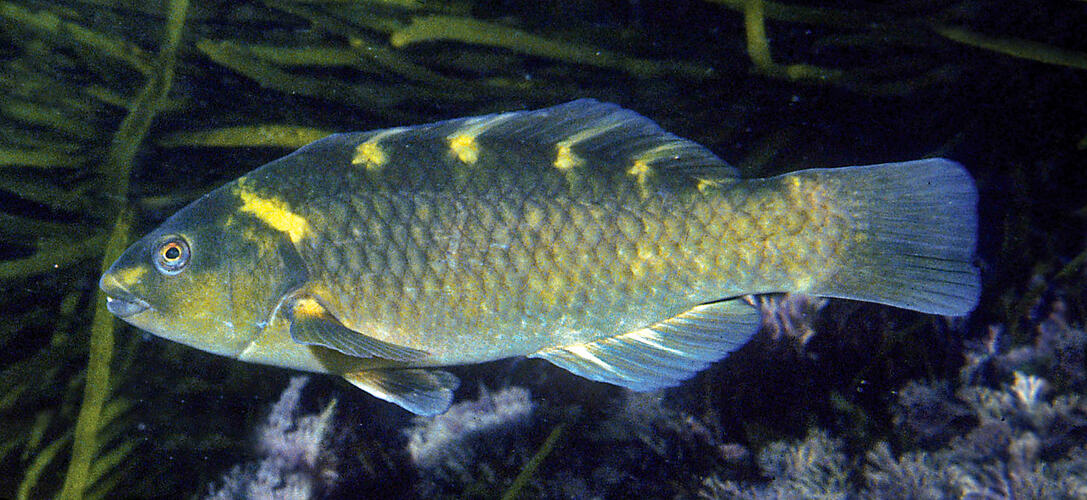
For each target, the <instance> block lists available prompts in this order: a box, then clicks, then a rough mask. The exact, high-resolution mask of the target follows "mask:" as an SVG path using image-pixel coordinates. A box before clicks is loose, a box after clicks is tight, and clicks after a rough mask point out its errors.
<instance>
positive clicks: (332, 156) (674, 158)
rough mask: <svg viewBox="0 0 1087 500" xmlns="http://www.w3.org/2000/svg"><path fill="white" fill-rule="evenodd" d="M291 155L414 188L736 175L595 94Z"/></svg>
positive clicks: (601, 184)
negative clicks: (603, 101)
mask: <svg viewBox="0 0 1087 500" xmlns="http://www.w3.org/2000/svg"><path fill="white" fill-rule="evenodd" d="M292 156H294V157H295V159H294V160H291V161H289V162H288V163H290V168H291V169H292V170H291V172H292V175H298V174H299V171H302V172H305V173H306V175H312V176H322V177H323V176H327V175H328V172H329V170H328V169H329V168H330V167H345V168H347V170H346V172H345V175H347V176H354V175H356V174H358V173H360V172H365V175H367V176H368V178H369V179H370V180H371V181H372V182H374V183H375V184H378V185H384V186H396V187H406V188H418V189H442V188H443V187H445V186H450V185H453V186H456V187H458V188H463V187H465V186H469V187H470V186H476V187H482V188H487V189H492V188H494V187H495V186H538V187H539V188H541V189H570V188H574V189H580V188H587V189H590V190H592V193H597V194H600V195H601V196H606V195H608V194H611V195H614V194H615V193H617V192H618V193H619V194H623V193H627V192H639V191H641V192H642V193H645V192H649V191H651V190H653V189H655V188H656V187H658V186H695V185H697V184H698V181H699V180H700V179H713V180H715V181H721V180H728V179H734V178H736V177H738V175H737V172H736V170H735V169H734V168H732V167H730V166H729V165H728V164H726V163H725V162H724V161H723V160H721V159H720V158H718V157H717V156H716V155H714V154H713V152H711V151H710V150H708V149H706V148H705V147H703V146H701V145H699V144H697V143H694V142H692V141H689V140H686V139H683V138H680V137H677V136H675V135H673V134H671V133H668V132H666V131H664V130H663V129H661V128H660V126H658V125H657V124H656V123H654V122H653V121H652V120H649V119H648V118H646V117H644V116H641V115H639V114H637V113H635V112H633V111H630V110H627V109H623V108H621V107H619V106H617V105H615V104H610V103H601V102H598V101H596V100H593V99H579V100H576V101H572V102H568V103H566V104H561V105H558V106H553V107H550V108H544V109H539V110H534V111H512V112H507V113H499V114H493V115H484V116H474V117H468V118H459V119H454V120H447V121H442V122H436V123H430V124H424V125H417V126H413V127H398V128H392V129H383V130H375V131H369V132H359V133H351V134H339V135H334V136H330V137H328V138H326V139H323V140H321V141H317V142H315V143H313V144H311V145H309V146H306V147H305V148H302V149H301V150H299V151H298V152H296V154H295V155H292ZM348 167H349V168H348Z"/></svg>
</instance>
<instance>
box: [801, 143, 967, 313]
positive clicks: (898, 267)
mask: <svg viewBox="0 0 1087 500" xmlns="http://www.w3.org/2000/svg"><path fill="white" fill-rule="evenodd" d="M807 172H812V171H807ZM818 175H820V176H826V177H828V178H830V177H833V178H834V180H835V181H837V183H838V185H840V186H842V188H843V189H842V191H840V193H841V194H842V195H843V196H848V197H849V198H850V199H851V203H852V206H851V210H850V212H851V213H852V215H853V218H854V220H853V222H854V227H855V228H856V229H858V230H859V231H863V233H864V234H865V235H866V236H867V238H866V239H865V240H864V241H863V243H859V244H856V245H854V248H853V250H852V251H851V252H850V254H849V256H848V262H845V263H844V266H843V270H842V271H841V272H839V273H837V275H836V276H834V278H833V279H831V280H829V282H826V283H824V284H823V286H821V287H820V290H819V291H818V292H817V293H818V294H819V295H825V296H828V297H840V298H846V299H856V300H864V301H868V302H879V303H882V304H888V305H892V306H897V307H904V308H907V309H914V310H917V311H922V312H926V313H932V314H944V315H949V316H963V315H965V314H967V313H969V312H970V311H971V310H972V309H973V308H974V306H976V305H977V303H978V295H979V294H980V292H981V285H980V278H979V276H978V269H977V267H975V266H974V264H973V259H974V249H975V246H976V244H977V243H976V242H977V189H976V188H975V187H974V180H973V179H972V178H971V177H970V174H969V173H967V171H966V170H965V169H964V168H963V167H962V165H959V164H958V163H955V162H953V161H951V160H946V159H943V158H933V159H927V160H917V161H908V162H902V163H886V164H881V165H869V166H862V167H846V168H835V169H827V170H819V171H818Z"/></svg>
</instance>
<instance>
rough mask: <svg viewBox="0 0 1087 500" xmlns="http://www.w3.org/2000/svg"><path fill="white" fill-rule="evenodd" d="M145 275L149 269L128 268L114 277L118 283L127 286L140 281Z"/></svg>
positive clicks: (115, 273) (117, 271)
mask: <svg viewBox="0 0 1087 500" xmlns="http://www.w3.org/2000/svg"><path fill="white" fill-rule="evenodd" d="M145 274H147V268H146V267H144V266H134V267H126V268H124V269H118V270H116V271H114V272H113V275H114V276H116V277H117V281H119V282H121V283H125V284H130V283H135V282H137V281H140V279H142V278H143V275H145Z"/></svg>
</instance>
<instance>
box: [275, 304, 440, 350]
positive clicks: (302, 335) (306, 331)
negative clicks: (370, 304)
mask: <svg viewBox="0 0 1087 500" xmlns="http://www.w3.org/2000/svg"><path fill="white" fill-rule="evenodd" d="M288 311H289V312H288V318H289V319H290V322H291V339H293V340H294V341H295V342H297V343H299V344H305V345H319V346H322V347H327V348H329V349H334V350H337V351H340V352H342V353H344V354H347V355H348V356H355V357H358V358H383V359H388V360H392V361H401V362H411V361H417V360H419V359H422V358H424V357H426V356H427V355H428V353H427V352H426V351H420V350H418V349H412V348H410V347H405V346H401V345H396V344H391V343H389V342H385V341H383V340H378V339H375V338H373V337H371V336H369V335H366V334H364V333H359V332H357V331H355V330H352V329H350V328H347V327H346V326H344V325H343V324H342V323H340V322H339V321H338V320H337V319H336V318H335V317H334V316H332V314H330V313H329V312H328V310H327V309H325V307H324V306H322V305H321V304H320V302H318V301H317V300H316V299H314V298H312V297H305V296H303V297H299V298H297V299H295V300H294V301H292V302H291V304H290V308H289V309H288Z"/></svg>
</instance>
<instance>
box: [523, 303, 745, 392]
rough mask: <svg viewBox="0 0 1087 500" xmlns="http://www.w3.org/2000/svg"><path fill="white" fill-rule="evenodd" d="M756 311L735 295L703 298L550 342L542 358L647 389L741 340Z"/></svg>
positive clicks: (694, 369) (666, 383)
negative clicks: (612, 330) (611, 332)
mask: <svg viewBox="0 0 1087 500" xmlns="http://www.w3.org/2000/svg"><path fill="white" fill-rule="evenodd" d="M758 328H759V311H758V310H757V309H755V308H754V307H752V306H751V305H749V304H747V303H745V302H744V301H743V300H740V299H732V300H725V301H721V302H714V303H711V304H703V305H700V306H697V307H694V308H692V309H690V310H689V311H686V312H684V313H682V314H679V315H677V316H675V317H672V318H668V319H666V320H664V321H661V322H658V323H654V324H652V325H650V326H647V327H645V328H639V329H637V330H634V331H632V332H629V333H624V334H622V335H616V336H614V337H609V338H605V339H601V340H597V341H595V342H586V343H579V344H570V345H562V346H555V347H549V348H546V349H542V350H540V351H537V352H535V353H533V354H530V355H529V357H531V358H544V359H546V360H548V361H550V362H552V363H554V364H556V365H558V366H560V367H562V368H564V369H566V370H569V371H571V372H573V373H576V374H578V375H580V376H582V377H585V378H588V379H591V380H596V381H599V382H607V383H609V384H615V385H621V386H623V387H626V388H629V389H631V390H634V391H652V390H655V389H660V388H663V387H671V386H674V385H678V384H679V383H680V382H681V381H683V380H686V379H688V378H690V377H691V376H693V375H694V374H695V373H698V372H699V371H701V370H703V369H705V368H706V367H707V366H709V364H710V363H712V362H714V361H717V360H718V359H721V358H723V357H724V356H725V355H726V354H728V353H729V352H732V351H733V350H735V349H736V348H738V347H740V346H741V345H743V344H744V343H745V342H747V340H748V339H749V338H750V337H751V335H753V334H754V333H755V332H756V331H757V330H758Z"/></svg>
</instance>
